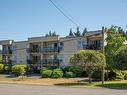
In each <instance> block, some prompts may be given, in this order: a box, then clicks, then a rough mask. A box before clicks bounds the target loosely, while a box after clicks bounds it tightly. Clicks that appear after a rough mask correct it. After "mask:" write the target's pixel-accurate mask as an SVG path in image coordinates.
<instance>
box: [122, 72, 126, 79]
mask: <svg viewBox="0 0 127 95" xmlns="http://www.w3.org/2000/svg"><path fill="white" fill-rule="evenodd" d="M121 73H122V74H123V75H124V79H125V80H127V71H121Z"/></svg>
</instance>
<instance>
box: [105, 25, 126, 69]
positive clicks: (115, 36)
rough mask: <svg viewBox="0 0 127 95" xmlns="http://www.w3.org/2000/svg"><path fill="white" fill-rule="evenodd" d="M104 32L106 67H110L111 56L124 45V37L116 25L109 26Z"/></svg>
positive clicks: (111, 62)
mask: <svg viewBox="0 0 127 95" xmlns="http://www.w3.org/2000/svg"><path fill="white" fill-rule="evenodd" d="M106 33H107V38H106V42H107V45H106V46H105V56H106V62H107V66H108V69H112V64H113V62H114V60H113V57H114V56H115V54H116V52H117V50H119V49H120V48H121V47H123V46H124V41H125V37H124V36H123V35H122V34H121V33H119V31H118V27H116V26H111V28H109V29H107V31H106Z"/></svg>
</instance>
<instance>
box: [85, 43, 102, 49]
mask: <svg viewBox="0 0 127 95" xmlns="http://www.w3.org/2000/svg"><path fill="white" fill-rule="evenodd" d="M86 49H92V50H101V46H100V45H94V44H93V45H86Z"/></svg>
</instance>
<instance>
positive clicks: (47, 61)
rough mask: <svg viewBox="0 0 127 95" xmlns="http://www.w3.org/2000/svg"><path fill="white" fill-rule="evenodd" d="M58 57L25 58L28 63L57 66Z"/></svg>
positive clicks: (58, 62)
mask: <svg viewBox="0 0 127 95" xmlns="http://www.w3.org/2000/svg"><path fill="white" fill-rule="evenodd" d="M60 62H61V60H59V59H43V60H27V63H28V64H42V66H59V64H60Z"/></svg>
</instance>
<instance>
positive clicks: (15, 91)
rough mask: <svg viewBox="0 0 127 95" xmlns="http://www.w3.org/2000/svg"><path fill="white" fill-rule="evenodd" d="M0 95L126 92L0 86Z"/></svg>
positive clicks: (124, 93)
mask: <svg viewBox="0 0 127 95" xmlns="http://www.w3.org/2000/svg"><path fill="white" fill-rule="evenodd" d="M0 95H127V90H116V89H104V88H83V87H62V86H39V85H23V84H0Z"/></svg>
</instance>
